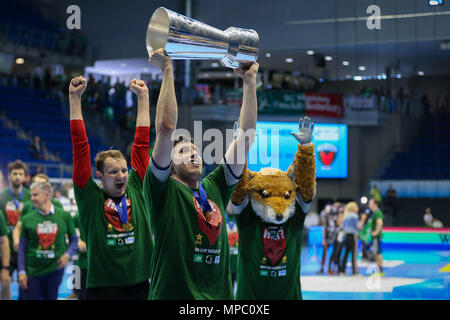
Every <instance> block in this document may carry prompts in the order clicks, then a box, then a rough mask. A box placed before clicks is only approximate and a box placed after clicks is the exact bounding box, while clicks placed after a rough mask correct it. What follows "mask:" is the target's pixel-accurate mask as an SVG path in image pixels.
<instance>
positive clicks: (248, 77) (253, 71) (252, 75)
mask: <svg viewBox="0 0 450 320" xmlns="http://www.w3.org/2000/svg"><path fill="white" fill-rule="evenodd" d="M258 69H259V63H258V62H255V63H253V64H252V65H251V67H250V68H249V69H234V73H236V74H237V75H239V76H240V77H241V78H242V79H244V83H247V84H254V85H256V75H257V74H258Z"/></svg>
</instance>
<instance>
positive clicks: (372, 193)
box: [370, 184, 382, 203]
mask: <svg viewBox="0 0 450 320" xmlns="http://www.w3.org/2000/svg"><path fill="white" fill-rule="evenodd" d="M370 197H371V198H373V199H375V200H376V201H378V203H381V202H382V199H381V192H380V189H378V185H376V184H374V185H373V188H372V189H371V190H370Z"/></svg>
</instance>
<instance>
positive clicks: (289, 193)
mask: <svg viewBox="0 0 450 320" xmlns="http://www.w3.org/2000/svg"><path fill="white" fill-rule="evenodd" d="M290 197H291V192H290V191H287V192H286V193H285V194H284V198H285V199H286V200H288V199H289V198H290Z"/></svg>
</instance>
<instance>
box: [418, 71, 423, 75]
mask: <svg viewBox="0 0 450 320" xmlns="http://www.w3.org/2000/svg"><path fill="white" fill-rule="evenodd" d="M417 74H418V75H419V76H423V75H424V74H425V73H423V71H417Z"/></svg>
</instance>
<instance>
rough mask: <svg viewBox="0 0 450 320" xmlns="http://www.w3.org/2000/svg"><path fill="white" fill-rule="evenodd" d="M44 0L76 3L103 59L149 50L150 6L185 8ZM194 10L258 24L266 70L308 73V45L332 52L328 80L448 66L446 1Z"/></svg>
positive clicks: (265, 1)
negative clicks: (373, 21) (374, 22)
mask: <svg viewBox="0 0 450 320" xmlns="http://www.w3.org/2000/svg"><path fill="white" fill-rule="evenodd" d="M45 1H46V2H52V1H53V2H54V4H55V5H57V6H59V7H60V8H61V9H62V11H64V10H63V8H65V7H67V6H68V5H70V4H78V5H79V6H80V8H81V12H82V31H83V32H84V33H85V34H86V35H87V36H88V38H89V40H90V41H91V42H92V43H98V44H100V45H101V47H102V52H101V57H100V59H102V60H104V59H125V58H139V57H142V58H143V57H146V55H147V52H146V49H145V30H146V27H147V24H148V21H149V19H150V17H151V15H152V13H153V12H154V11H155V10H156V9H157V8H158V7H160V6H164V7H166V8H168V9H171V10H174V11H177V12H179V13H185V1H181V0H168V1H149V0H134V1H119V0H96V1H90V0H78V1H72V0H57V1H56V0H45ZM371 5H377V6H378V7H379V8H380V13H381V20H380V21H381V22H380V27H381V28H380V29H373V30H370V29H369V28H368V27H367V18H368V17H369V16H370V15H371V14H368V13H367V9H368V7H369V6H371ZM192 17H193V18H194V19H197V20H199V21H202V22H204V23H207V24H210V25H212V26H215V27H217V28H219V29H223V30H224V29H226V28H228V27H229V26H236V27H242V28H252V29H255V30H256V31H257V32H258V34H259V36H260V41H261V51H260V55H259V62H260V64H261V68H264V69H272V70H281V71H295V72H297V73H306V74H308V73H311V70H313V69H314V66H315V63H314V58H313V56H312V55H308V54H307V51H308V50H312V51H314V52H315V53H316V54H322V55H323V56H330V57H332V60H331V61H326V68H325V69H326V70H327V71H326V73H325V76H326V77H327V78H328V79H336V78H341V79H342V78H345V77H353V76H355V75H361V76H364V75H367V76H376V75H381V74H383V73H384V72H385V71H386V68H391V70H392V72H393V73H395V74H397V73H398V74H401V75H403V76H404V75H413V74H417V72H419V71H422V72H423V73H424V74H425V75H437V74H449V73H450V68H449V67H448V66H449V65H450V0H444V5H443V6H436V7H431V6H429V5H428V0H378V1H377V0H321V1H307V0H278V1H269V0H246V1H243V0H228V1H216V0H214V1H211V0H192ZM267 53H270V57H266V54H267ZM286 58H291V59H293V62H291V63H287V62H286ZM343 61H348V65H343V64H342V63H343ZM210 64H211V63H210V62H208V63H204V65H205V66H206V67H208V66H210ZM360 67H361V68H360ZM362 67H365V70H360V69H364V68H362Z"/></svg>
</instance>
